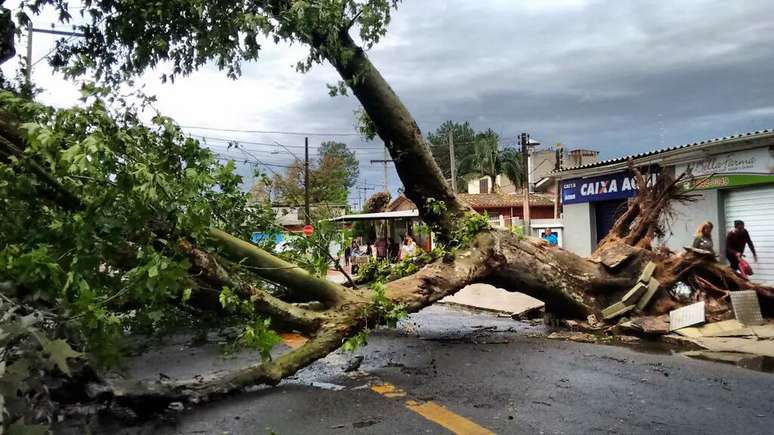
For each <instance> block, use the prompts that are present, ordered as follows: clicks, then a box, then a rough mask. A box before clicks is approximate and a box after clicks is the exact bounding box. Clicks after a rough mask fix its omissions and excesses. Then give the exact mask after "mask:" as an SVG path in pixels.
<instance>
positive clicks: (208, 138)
mask: <svg viewBox="0 0 774 435" xmlns="http://www.w3.org/2000/svg"><path fill="white" fill-rule="evenodd" d="M190 136H191V137H194V138H197V139H199V138H201V139H204V140H205V141H207V140H215V141H221V142H235V143H239V144H247V145H258V146H271V147H275V146H278V145H277V143H276V141H275V142H274V143H269V142H255V141H250V140H241V139H234V138H225V137H214V136H203V135H198V134H191V135H190ZM281 146H283V147H287V148H300V149H303V148H304V146H303V145H281ZM309 148H314V149H320V148H322V146H316V147H313V146H310V147H309ZM347 148H348V149H352V150H375V151H376V150H379V151H381V149H382V147H369V146H358V145H347Z"/></svg>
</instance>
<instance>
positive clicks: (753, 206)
mask: <svg viewBox="0 0 774 435" xmlns="http://www.w3.org/2000/svg"><path fill="white" fill-rule="evenodd" d="M675 173H676V174H683V173H684V174H685V175H686V177H688V182H687V183H686V184H687V187H689V188H691V189H693V190H695V191H696V192H697V193H699V194H701V198H702V199H701V200H700V201H697V203H696V204H695V205H697V206H698V207H694V204H691V205H689V206H688V207H685V206H683V207H681V208H682V210H681V212H682V214H683V215H686V216H694V219H692V220H693V221H701V220H702V219H704V218H706V219H705V220H710V221H712V222H717V224H718V227H719V228H720V230H721V231H718V239H716V240H717V241H716V244H717V245H718V246H719V248H720V250H719V252H721V253H722V252H724V251H725V237H724V235H725V234H727V233H728V232H729V231H731V230H732V229H733V226H734V221H737V220H741V221H744V223H745V227H746V228H747V231H749V233H750V237H751V238H752V240H753V243H754V244H755V248H756V250H757V252H758V262H757V263H753V268H754V270H755V277H754V278H755V279H756V280H757V281H759V282H766V283H769V284H774V219H773V218H772V216H773V215H774V146H772V145H769V146H759V147H755V148H750V149H744V150H739V151H731V152H726V153H721V154H715V155H710V156H708V157H705V158H703V159H700V160H696V161H693V162H689V163H687V164H682V165H677V166H676V167H675ZM712 205H714V207H712ZM697 213H698V215H697ZM680 239H681V241H686V238H685V237H680ZM670 245H672V246H674V245H675V244H674V243H670ZM749 254H750V253H749V252H748V256H750V257H751V255H749Z"/></svg>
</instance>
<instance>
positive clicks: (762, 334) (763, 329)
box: [750, 323, 774, 338]
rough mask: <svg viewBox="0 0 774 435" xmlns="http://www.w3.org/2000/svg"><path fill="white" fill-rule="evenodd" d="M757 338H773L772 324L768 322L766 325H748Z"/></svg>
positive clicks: (773, 326) (773, 329)
mask: <svg viewBox="0 0 774 435" xmlns="http://www.w3.org/2000/svg"><path fill="white" fill-rule="evenodd" d="M750 329H752V330H753V332H754V333H755V335H756V336H758V338H774V324H772V323H768V324H766V325H753V326H750Z"/></svg>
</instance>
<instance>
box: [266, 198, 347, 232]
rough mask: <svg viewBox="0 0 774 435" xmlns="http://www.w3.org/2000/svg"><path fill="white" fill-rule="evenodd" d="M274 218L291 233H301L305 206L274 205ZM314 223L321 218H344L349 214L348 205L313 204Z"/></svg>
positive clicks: (311, 207) (310, 207) (311, 206)
mask: <svg viewBox="0 0 774 435" xmlns="http://www.w3.org/2000/svg"><path fill="white" fill-rule="evenodd" d="M271 209H272V211H273V212H274V217H275V219H276V221H277V223H278V224H279V225H281V226H282V228H283V229H284V230H285V231H286V232H289V233H301V232H303V230H304V224H305V219H304V217H305V216H304V215H305V211H304V207H303V206H297V205H291V204H279V203H277V204H272V206H271ZM309 212H310V214H311V215H312V223H313V224H314V221H315V220H319V219H320V218H331V217H336V216H343V215H344V214H346V212H347V205H346V204H327V203H326V204H322V203H321V204H312V205H310V206H309Z"/></svg>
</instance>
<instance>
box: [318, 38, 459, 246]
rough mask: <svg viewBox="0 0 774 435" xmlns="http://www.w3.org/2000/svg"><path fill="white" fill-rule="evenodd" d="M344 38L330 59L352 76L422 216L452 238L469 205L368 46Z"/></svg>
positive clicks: (354, 89)
mask: <svg viewBox="0 0 774 435" xmlns="http://www.w3.org/2000/svg"><path fill="white" fill-rule="evenodd" d="M339 42H340V44H341V47H342V49H341V50H337V51H336V52H335V54H333V55H329V56H328V61H330V62H331V64H332V65H333V66H334V67H335V68H336V70H337V71H338V72H339V74H340V75H341V77H342V78H344V80H346V81H347V84H348V85H349V86H350V87H351V89H352V92H353V93H354V94H355V96H356V97H357V99H358V100H359V101H360V103H361V104H362V105H363V108H364V109H365V111H366V113H367V114H368V116H369V118H370V119H371V121H373V123H374V125H375V126H376V131H377V133H378V134H379V137H381V138H382V140H383V141H384V143H385V145H386V146H387V149H388V150H389V151H390V156H391V157H392V160H393V162H394V163H395V169H396V170H397V171H398V175H400V179H401V181H402V182H403V187H404V189H405V190H404V193H405V195H406V196H407V197H408V198H409V199H410V200H411V201H413V202H414V204H416V205H417V207H418V208H419V212H420V215H421V216H422V219H423V220H424V221H425V222H426V223H427V224H429V225H431V226H432V227H433V228H434V229H435V230H436V232H437V235H438V237H439V239H440V240H441V241H443V240H446V239H447V238H448V235H449V231H450V230H451V229H453V228H454V227H455V225H456V222H457V220H458V219H459V218H461V217H462V215H463V214H464V213H465V212H466V211H469V208H468V207H466V206H464V205H463V204H462V203H460V202H459V201H458V200H457V197H456V196H455V195H454V192H452V190H451V187H450V186H449V184H448V183H447V182H446V180H445V179H444V177H443V173H442V172H441V169H440V168H439V167H438V165H437V164H436V163H435V160H433V155H432V153H431V152H430V148H429V147H428V146H427V144H426V141H425V138H424V136H422V132H421V131H420V130H419V127H418V126H417V123H416V121H415V120H414V118H413V117H412V116H411V113H409V111H408V109H406V106H404V105H403V102H402V101H401V100H400V98H398V96H397V95H396V94H395V92H394V91H393V90H392V88H391V87H390V85H389V84H388V83H387V81H385V80H384V77H382V75H381V74H380V73H379V70H377V69H376V67H375V66H374V65H373V64H372V63H371V61H370V60H369V59H368V56H367V55H366V54H365V52H364V51H363V49H362V48H360V47H359V46H357V44H355V42H354V41H353V40H352V38H351V37H350V36H349V33H347V32H342V33H340V41H339ZM341 53H344V55H342V54H341ZM429 199H433V200H435V201H441V202H443V203H444V204H445V205H446V212H442V213H439V212H438V211H437V210H434V209H433V208H432V207H430V206H429V204H428V200H429Z"/></svg>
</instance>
